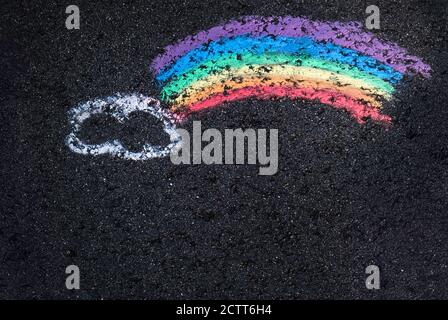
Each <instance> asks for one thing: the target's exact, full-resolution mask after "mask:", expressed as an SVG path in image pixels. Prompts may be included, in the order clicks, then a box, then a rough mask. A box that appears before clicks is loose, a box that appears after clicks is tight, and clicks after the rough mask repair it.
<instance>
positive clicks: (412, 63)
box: [152, 16, 431, 77]
mask: <svg viewBox="0 0 448 320" xmlns="http://www.w3.org/2000/svg"><path fill="white" fill-rule="evenodd" d="M240 35H249V36H253V37H260V36H266V35H274V36H286V37H309V38H311V39H313V40H314V41H317V42H330V43H333V44H335V45H339V46H342V47H346V48H349V49H352V50H355V51H358V52H360V53H362V54H364V55H367V56H371V57H373V58H375V59H376V60H378V61H381V62H382V63H384V64H387V65H388V66H390V67H392V68H394V69H395V70H396V71H398V72H400V73H416V74H420V75H423V76H425V77H429V76H430V72H431V67H430V66H429V65H427V64H426V63H424V62H423V61H422V59H420V58H419V57H416V56H413V55H411V54H409V53H408V52H407V50H406V49H404V48H401V47H400V46H398V45H397V44H395V43H392V42H389V41H385V40H381V39H379V38H378V37H377V36H376V35H374V34H373V33H371V32H365V31H364V30H363V27H362V24H361V23H359V22H325V21H313V20H310V19H307V18H304V17H291V16H284V17H260V16H245V17H242V18H240V19H237V20H231V21H229V22H228V23H226V24H223V25H219V26H216V27H213V28H210V29H208V30H205V31H200V32H198V33H196V34H195V35H192V36H188V37H186V38H184V39H183V40H180V41H178V42H177V43H175V44H172V45H169V46H167V47H166V49H165V52H164V53H162V54H160V55H159V56H157V57H156V58H155V59H154V61H153V63H152V69H153V71H154V72H155V73H159V72H160V71H161V70H162V69H163V68H165V67H166V66H167V65H169V64H171V63H172V62H173V61H174V60H176V59H178V58H179V57H181V56H183V55H184V54H185V53H187V52H189V51H191V50H194V49H196V48H199V47H200V46H202V45H204V44H206V43H208V42H211V41H217V40H219V39H220V38H229V37H236V36H240Z"/></svg>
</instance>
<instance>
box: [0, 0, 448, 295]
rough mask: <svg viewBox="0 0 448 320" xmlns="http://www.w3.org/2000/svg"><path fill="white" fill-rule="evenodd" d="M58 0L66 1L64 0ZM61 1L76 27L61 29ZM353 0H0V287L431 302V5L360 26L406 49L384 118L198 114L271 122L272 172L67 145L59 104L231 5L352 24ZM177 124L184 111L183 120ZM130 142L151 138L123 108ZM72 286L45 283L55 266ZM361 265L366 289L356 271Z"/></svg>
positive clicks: (437, 14)
mask: <svg viewBox="0 0 448 320" xmlns="http://www.w3.org/2000/svg"><path fill="white" fill-rule="evenodd" d="M72 2H73V3H72ZM69 4H77V5H78V6H79V7H80V10H81V29H80V30H73V31H69V30H67V29H66V28H65V18H66V16H67V15H66V14H65V8H66V6H68V5H69ZM369 4H372V3H370V2H364V1H360V2H355V1H344V2H342V1H331V2H330V1H318V0H316V1H306V0H304V1H301V0H292V1H280V0H269V1H254V0H238V1H236V0H227V1H188V0H185V1H175V0H163V1H154V0H152V1H143V0H142V1H130V0H122V1H119V2H116V3H114V4H112V2H101V3H100V2H99V1H76V3H75V1H69V2H64V1H58V2H54V1H43V0H42V1H32V2H31V1H12V0H9V1H7V3H3V4H2V5H1V6H0V12H1V24H2V27H1V30H0V31H1V38H0V57H1V61H0V62H1V69H0V70H1V71H0V77H1V82H0V89H1V91H0V107H1V109H0V110H1V111H0V115H1V121H2V122H1V127H0V146H1V153H0V157H1V158H0V159H1V172H0V173H1V176H0V179H1V180H0V181H1V189H0V194H1V199H0V200H1V202H0V209H1V211H0V215H1V218H0V298H9V299H11V298H50V299H52V298H73V299H75V298H81V299H99V298H139V299H140V298H145V299H187V298H200V299H202V298H210V299H214V298H235V299H243V298H245V299H249V298H251V299H259V298H260V299H265V298H283V299H307V298H335V299H341V298H363V299H370V298H375V299H379V298H388V299H390V298H398V299H404V298H412V299H414V298H448V290H447V288H448V277H447V273H448V209H447V208H448V125H447V124H448V103H447V98H448V86H447V78H448V77H447V71H448V52H447V49H448V45H447V43H448V37H447V31H448V27H447V25H448V18H447V17H448V12H447V6H446V3H445V2H444V1H405V0H403V1H375V4H377V5H378V6H379V8H380V10H381V28H382V29H381V30H380V31H375V32H377V33H378V34H379V36H380V37H382V38H385V39H389V40H391V41H394V42H397V43H398V44H400V45H401V46H403V47H405V48H408V49H409V50H410V51H411V52H412V53H413V54H415V55H417V56H420V57H422V58H424V60H425V61H426V62H427V63H429V64H430V65H431V66H432V68H433V74H432V78H431V79H422V78H418V77H417V78H414V79H408V80H406V81H405V83H404V84H403V85H402V86H401V88H400V89H399V90H398V92H397V94H396V98H395V100H394V101H393V102H392V103H390V104H387V106H386V113H388V114H391V115H392V116H393V118H394V125H393V127H392V128H391V129H390V130H385V129H384V128H382V127H381V126H379V125H377V124H374V123H368V124H367V125H365V126H360V125H358V124H357V123H355V122H354V121H353V120H352V119H351V118H350V116H349V115H347V114H346V113H344V112H341V111H335V110H332V109H330V108H328V107H327V106H324V105H320V104H318V103H310V102H302V101H288V100H284V101H264V102H262V101H256V100H247V101H243V102H238V103H233V104H232V106H231V107H227V108H221V109H216V110H214V111H211V112H205V113H202V114H199V115H196V116H194V117H193V118H191V120H201V121H202V125H203V127H208V128H212V127H213V128H221V129H223V128H239V127H242V128H248V127H250V128H277V129H279V135H280V155H279V172H278V173H277V174H276V175H274V176H259V175H258V167H257V166H206V165H195V166H187V165H184V166H175V165H173V164H171V162H170V160H169V158H165V159H156V160H152V161H147V162H130V161H124V160H119V159H113V158H110V157H107V156H101V157H86V156H81V155H77V154H74V153H72V152H70V151H69V149H68V148H67V147H66V146H65V144H64V139H65V137H66V135H67V134H68V132H69V125H68V120H67V111H68V110H69V109H70V108H72V107H73V106H74V105H76V104H78V103H80V102H83V101H87V100H90V99H93V98H97V97H105V96H108V95H111V94H114V93H116V92H121V93H131V92H138V93H142V94H145V95H149V96H157V87H156V86H155V85H154V83H153V82H152V76H151V73H150V71H149V65H150V63H151V61H152V59H153V58H154V57H155V56H156V55H157V54H158V53H160V52H162V49H163V47H164V46H166V45H168V44H171V43H173V42H174V41H176V40H177V39H181V38H183V37H185V36H187V35H189V34H193V33H195V32H197V31H199V30H203V29H206V28H209V27H211V26H214V25H216V24H219V23H222V22H225V21H227V20H229V19H231V18H237V17H239V16H242V15H249V14H256V15H264V16H269V15H295V16H297V15H303V16H308V17H310V18H312V19H319V20H339V21H351V20H359V21H363V20H364V19H365V17H366V14H365V13H364V11H365V8H366V7H367V5H369ZM191 120H190V122H189V123H187V124H186V125H185V127H186V128H190V127H191ZM85 130H86V131H85V134H86V135H87V136H89V137H90V139H97V140H101V139H104V133H105V132H113V133H114V134H118V135H120V137H121V139H122V140H123V141H125V142H126V143H127V144H128V145H129V146H130V147H131V148H138V147H139V146H140V145H141V143H142V142H144V141H145V140H147V141H155V142H157V141H158V140H157V139H159V140H160V139H166V137H162V138H161V137H160V135H159V130H160V129H159V128H158V127H157V124H154V123H153V122H152V124H150V125H148V121H146V119H145V117H143V116H140V117H139V116H136V117H134V119H133V120H132V121H130V122H129V123H128V125H127V126H124V127H120V128H119V129H117V128H116V127H114V126H113V124H112V123H108V122H107V121H98V122H96V123H91V124H90V125H89V126H88V127H87V128H86V129H85ZM70 264H75V265H78V266H79V267H80V270H81V290H77V291H68V290H67V289H66V288H65V276H66V275H65V267H66V266H68V265H70ZM370 264H375V265H378V266H379V267H380V269H381V289H380V290H377V291H368V290H367V289H366V287H365V284H364V281H365V278H366V274H365V273H364V271H365V268H366V267H367V266H368V265H370Z"/></svg>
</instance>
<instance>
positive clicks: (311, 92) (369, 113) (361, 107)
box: [184, 86, 392, 126]
mask: <svg viewBox="0 0 448 320" xmlns="http://www.w3.org/2000/svg"><path fill="white" fill-rule="evenodd" d="M253 97H255V98H257V99H271V98H284V97H287V98H289V99H304V100H316V101H320V102H322V103H324V104H326V105H330V106H332V107H334V108H337V109H342V110H345V111H347V112H349V113H350V114H351V115H352V116H353V118H354V119H355V120H356V121H357V122H358V123H360V124H363V123H365V122H366V120H367V119H368V118H370V119H372V120H374V121H377V122H381V123H383V124H385V125H386V126H388V125H390V124H391V122H392V119H391V117H390V116H388V115H383V114H381V113H380V112H379V110H378V109H375V108H371V107H369V106H366V105H365V104H363V103H362V102H360V101H358V100H355V99H353V98H351V97H349V96H345V95H344V94H342V93H340V92H337V91H334V90H331V89H318V90H316V89H312V88H297V87H283V86H282V87H279V86H255V87H244V88H240V89H234V90H231V91H229V92H226V93H225V94H224V93H219V94H216V95H213V96H210V97H209V98H208V99H205V100H202V101H200V102H198V103H196V104H193V105H191V106H190V107H189V108H188V109H187V110H185V111H184V112H185V115H186V116H187V115H188V114H189V113H192V112H198V111H202V110H206V109H209V108H212V107H214V106H217V105H221V104H223V103H227V102H233V101H238V100H243V99H247V98H253Z"/></svg>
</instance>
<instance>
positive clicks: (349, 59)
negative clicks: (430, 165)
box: [151, 16, 431, 123]
mask: <svg viewBox="0 0 448 320" xmlns="http://www.w3.org/2000/svg"><path fill="white" fill-rule="evenodd" d="M151 69H152V71H153V73H154V75H155V79H156V81H157V82H158V83H159V84H160V86H161V98H162V100H163V101H164V102H165V103H167V104H168V105H169V106H170V109H171V111H173V112H174V113H177V114H180V115H188V114H190V113H193V112H197V111H200V110H205V109H209V108H213V107H216V106H219V105H222V104H223V103H225V102H231V101H235V100H241V99H245V98H251V97H255V98H258V99H268V98H276V97H277V98H283V97H286V98H290V99H305V100H317V101H320V102H322V103H324V104H327V105H330V106H332V107H335V108H338V109H343V110H346V111H347V112H349V113H350V114H351V115H352V116H353V117H354V119H355V120H356V121H358V122H359V123H364V122H365V120H366V119H368V118H370V119H372V120H374V121H378V122H381V123H390V122H391V117H390V116H389V115H385V114H383V113H382V112H381V109H382V107H383V104H384V102H385V101H389V100H391V99H392V97H393V94H394V92H395V90H396V87H397V85H398V84H399V83H400V81H401V80H402V79H403V77H404V76H405V75H415V74H419V75H422V76H424V77H429V75H430V72H431V68H430V66H429V65H427V64H426V63H424V62H423V61H422V60H421V59H420V58H418V57H415V56H412V55H410V54H409V53H408V52H407V51H406V50H405V49H403V48H401V47H399V46H398V45H397V44H394V43H391V42H388V41H384V40H381V39H379V38H378V37H376V36H375V35H374V34H372V33H369V32H365V31H363V29H362V25H361V24H360V23H357V22H347V23H342V22H321V21H312V20H309V19H307V18H303V17H289V16H287V17H258V16H247V17H242V18H241V19H239V20H233V21H230V22H228V23H226V24H224V25H220V26H216V27H213V28H211V29H209V30H206V31H201V32H199V33H197V34H195V35H192V36H188V37H187V38H185V39H183V40H181V41H179V42H177V43H175V44H173V45H170V46H168V47H166V48H165V51H164V53H162V54H161V55H159V56H157V57H156V58H155V59H154V61H153V63H152V65H151Z"/></svg>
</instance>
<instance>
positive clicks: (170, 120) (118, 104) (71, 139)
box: [66, 94, 181, 160]
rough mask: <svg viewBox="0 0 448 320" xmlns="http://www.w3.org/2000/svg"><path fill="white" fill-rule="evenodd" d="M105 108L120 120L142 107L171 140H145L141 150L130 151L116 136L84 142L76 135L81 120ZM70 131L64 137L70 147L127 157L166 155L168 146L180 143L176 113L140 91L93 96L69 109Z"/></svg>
mask: <svg viewBox="0 0 448 320" xmlns="http://www.w3.org/2000/svg"><path fill="white" fill-rule="evenodd" d="M106 110H107V111H108V113H107V114H108V115H110V116H112V117H114V118H115V119H117V120H118V121H119V122H121V123H123V122H124V121H126V120H127V119H128V118H129V115H130V114H131V113H132V112H135V111H143V112H147V113H149V114H151V115H152V116H154V117H155V118H157V119H159V120H161V121H162V122H163V126H164V128H163V130H164V131H165V132H166V133H167V134H168V135H169V136H170V141H171V143H170V144H168V145H167V146H153V145H150V144H145V145H144V146H143V150H141V151H140V152H131V151H129V150H128V149H127V148H126V147H125V146H123V144H122V143H121V142H120V141H118V140H113V141H107V142H104V143H102V144H87V143H85V142H84V141H82V140H81V139H79V138H78V134H79V132H80V130H81V127H82V124H83V123H84V121H86V120H87V119H89V118H90V117H91V116H93V115H96V114H101V113H104V112H105V111H106ZM69 121H70V125H71V132H70V134H69V135H68V136H67V138H66V144H67V146H68V147H69V148H70V150H71V151H73V152H75V153H79V154H83V155H93V156H97V155H103V154H110V155H112V156H114V157H117V158H122V159H126V160H149V159H152V158H161V157H166V156H168V155H169V154H170V152H171V150H172V149H173V148H175V147H177V146H178V145H180V143H181V137H180V135H179V134H178V133H177V132H176V124H175V123H176V121H178V119H177V118H176V116H175V115H173V114H171V113H170V112H168V111H165V110H163V109H162V108H160V101H159V100H157V99H154V98H150V97H145V96H143V95H140V94H132V95H126V96H122V95H120V94H117V95H115V96H110V97H107V98H105V99H104V100H103V99H95V100H93V101H88V102H86V103H83V104H80V105H79V106H77V107H75V108H73V109H71V110H70V111H69Z"/></svg>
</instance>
